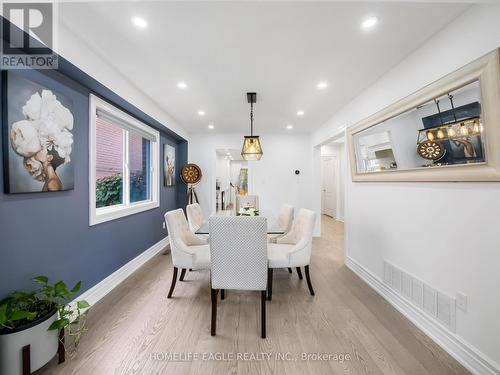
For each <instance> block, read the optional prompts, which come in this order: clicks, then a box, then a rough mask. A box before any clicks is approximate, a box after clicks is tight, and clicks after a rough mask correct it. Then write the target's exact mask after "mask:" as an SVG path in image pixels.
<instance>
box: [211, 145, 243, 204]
mask: <svg viewBox="0 0 500 375" xmlns="http://www.w3.org/2000/svg"><path fill="white" fill-rule="evenodd" d="M216 156H217V164H216V170H215V175H216V179H215V211H216V212H217V211H228V210H234V209H235V201H236V195H245V194H247V192H248V162H247V161H246V160H243V158H242V157H241V155H240V150H236V149H217V150H216Z"/></svg>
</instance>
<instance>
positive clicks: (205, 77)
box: [59, 1, 468, 133]
mask: <svg viewBox="0 0 500 375" xmlns="http://www.w3.org/2000/svg"><path fill="white" fill-rule="evenodd" d="M466 7H468V5H465V4H458V3H446V4H436V3H434V4H432V3H408V2H405V3H394V2H392V3H374V2H369V3H359V2H310V1H309V2H252V3H250V2H232V3H231V2H211V1H209V2H184V3H182V2H149V1H141V2H92V3H63V4H61V5H60V10H59V12H60V13H59V17H60V20H61V22H63V23H64V24H65V25H66V26H67V27H68V28H70V29H71V30H73V31H74V32H75V34H77V35H78V36H79V37H81V38H82V39H83V40H85V41H86V42H87V43H88V44H89V45H90V46H91V47H92V48H93V49H94V50H95V51H96V52H97V53H99V54H100V55H101V56H103V57H104V58H106V59H107V60H108V61H109V63H111V64H112V65H114V66H115V67H116V69H118V70H119V71H121V72H122V73H123V74H124V75H125V76H126V77H128V78H129V79H130V80H131V81H132V82H133V83H134V85H135V86H136V87H137V88H139V89H140V90H142V91H143V92H144V93H145V94H147V95H148V96H150V97H151V98H152V99H153V100H154V101H155V102H157V103H158V104H159V105H161V106H162V107H163V108H164V109H165V110H166V112H168V113H169V114H170V115H171V116H173V117H174V118H175V119H176V120H177V121H178V122H179V123H180V124H181V125H182V126H184V127H185V128H186V129H187V130H188V131H190V132H209V131H210V130H208V129H207V125H208V124H213V125H214V126H215V129H214V130H212V131H216V132H248V129H249V118H248V117H249V105H248V104H247V102H246V95H245V93H246V92H247V91H256V92H257V94H258V96H257V105H256V108H255V131H256V133H266V132H290V131H291V132H310V131H312V130H314V129H317V128H318V127H319V126H321V125H322V124H324V123H325V122H326V121H327V120H328V119H329V118H330V117H331V116H332V115H333V114H334V112H335V111H336V110H338V109H339V108H340V107H341V106H343V105H344V104H346V103H347V102H348V101H349V100H351V99H352V98H353V97H354V96H356V94H358V93H359V92H360V91H362V90H363V89H364V88H366V87H367V86H369V85H370V84H371V83H373V82H374V81H375V80H376V79H377V78H378V77H380V76H381V75H382V74H383V73H385V72H386V71H388V70H389V69H390V68H391V67H393V66H394V65H396V64H397V63H398V62H399V61H401V60H402V59H403V58H404V57H406V56H407V55H408V54H409V53H410V52H411V51H413V50H415V49H416V48H417V47H418V46H419V45H421V44H422V43H423V42H425V40H426V39H428V38H429V37H430V36H431V35H432V34H434V33H435V32H437V31H438V30H439V29H441V28H442V27H444V25H446V24H447V23H449V22H450V21H452V20H453V19H454V18H455V17H456V16H458V15H459V14H460V13H461V12H463V11H464V10H465V9H466ZM370 15H376V16H378V17H379V18H380V23H379V25H378V26H377V27H376V28H375V29H374V30H371V31H370V32H366V31H362V30H361V29H360V23H361V21H362V20H363V19H364V18H365V17H367V16H370ZM133 16H140V17H143V18H144V19H145V20H147V22H148V27H147V28H146V29H138V28H137V27H135V26H133V25H132V24H131V21H130V20H131V17H133ZM436 58H445V57H443V56H436ZM178 81H185V82H186V83H187V84H188V88H187V89H186V90H180V89H179V88H177V82H178ZM319 81H327V82H328V83H329V86H328V88H327V89H325V90H322V91H319V90H318V89H317V88H316V84H317V83H318V82H319ZM200 109H202V110H204V111H205V112H206V115H205V116H203V117H200V116H199V115H198V114H197V112H198V110H200ZM299 109H301V110H304V111H305V115H304V116H303V117H298V116H297V115H296V112H297V111H298V110H299ZM287 124H292V125H293V127H294V128H293V130H285V126H286V125H287Z"/></svg>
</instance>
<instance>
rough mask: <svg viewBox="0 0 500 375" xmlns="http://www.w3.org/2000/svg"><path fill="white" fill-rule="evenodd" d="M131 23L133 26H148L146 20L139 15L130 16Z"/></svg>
mask: <svg viewBox="0 0 500 375" xmlns="http://www.w3.org/2000/svg"><path fill="white" fill-rule="evenodd" d="M132 23H133V24H134V25H135V26H137V27H140V28H141V29H145V28H146V27H148V23H147V22H146V20H145V19H144V18H141V17H132Z"/></svg>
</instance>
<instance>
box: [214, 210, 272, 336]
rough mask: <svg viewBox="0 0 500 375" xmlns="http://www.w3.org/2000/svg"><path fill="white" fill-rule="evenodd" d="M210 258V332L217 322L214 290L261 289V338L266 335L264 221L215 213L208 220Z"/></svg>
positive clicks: (265, 230)
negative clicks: (215, 214)
mask: <svg viewBox="0 0 500 375" xmlns="http://www.w3.org/2000/svg"><path fill="white" fill-rule="evenodd" d="M209 225H210V258H211V276H210V283H211V299H212V323H211V335H212V336H215V332H216V325H217V292H218V290H221V297H222V298H224V295H223V292H224V290H227V289H234V290H255V291H260V292H261V319H262V323H261V337H262V338H265V337H266V288H267V235H266V232H267V221H266V218H264V217H247V216H214V217H211V218H210V219H209Z"/></svg>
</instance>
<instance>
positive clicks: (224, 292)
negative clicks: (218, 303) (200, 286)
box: [220, 289, 226, 300]
mask: <svg viewBox="0 0 500 375" xmlns="http://www.w3.org/2000/svg"><path fill="white" fill-rule="evenodd" d="M224 298H226V290H225V289H221V290H220V299H221V300H223V299H224Z"/></svg>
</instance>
